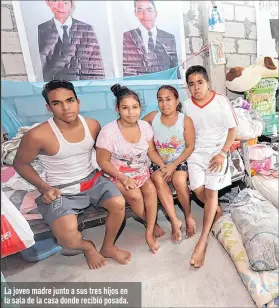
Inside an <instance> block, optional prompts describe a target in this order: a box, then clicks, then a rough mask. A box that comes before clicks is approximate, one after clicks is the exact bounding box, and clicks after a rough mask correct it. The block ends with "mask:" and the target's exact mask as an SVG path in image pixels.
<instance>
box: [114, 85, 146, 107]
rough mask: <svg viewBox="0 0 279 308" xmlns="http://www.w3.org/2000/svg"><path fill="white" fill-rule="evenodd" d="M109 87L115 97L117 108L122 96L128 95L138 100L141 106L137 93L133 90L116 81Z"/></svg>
mask: <svg viewBox="0 0 279 308" xmlns="http://www.w3.org/2000/svg"><path fill="white" fill-rule="evenodd" d="M110 89H111V91H112V92H113V94H114V95H115V97H116V104H117V107H118V108H119V106H120V103H121V101H122V100H123V99H124V98H126V97H129V96H132V97H133V98H134V99H135V100H136V101H138V103H139V104H140V106H141V102H140V99H139V96H138V94H137V93H136V92H135V91H133V90H130V89H129V88H127V87H121V85H120V84H118V83H117V84H115V85H113V86H112V87H111V88H110Z"/></svg>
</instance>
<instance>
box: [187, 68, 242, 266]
mask: <svg viewBox="0 0 279 308" xmlns="http://www.w3.org/2000/svg"><path fill="white" fill-rule="evenodd" d="M186 82H187V84H188V88H189V91H190V93H191V95H192V97H190V98H189V99H187V100H186V101H185V102H184V103H183V104H182V105H183V106H182V111H183V113H184V114H185V115H187V116H188V117H190V118H191V119H192V120H193V123H194V127H195V149H194V152H193V153H192V154H191V156H190V157H189V158H188V160H187V163H188V170H189V179H190V186H191V189H192V190H193V191H194V192H195V194H196V196H197V197H198V198H199V200H200V201H201V202H203V203H204V220H203V229H202V234H201V236H200V239H199V241H198V243H197V245H196V247H195V250H194V253H193V255H192V258H191V261H190V263H191V265H193V266H194V267H200V266H202V265H203V263H204V259H205V252H206V246H207V241H208V235H209V232H210V229H211V226H212V223H213V222H214V219H215V221H216V220H217V219H218V218H219V217H220V216H221V215H222V210H221V208H220V207H218V191H219V190H220V189H222V188H224V187H226V186H229V185H230V184H231V174H230V170H229V168H228V153H229V150H230V147H231V145H232V144H233V141H234V140H235V138H236V134H237V120H236V117H235V114H234V111H233V109H232V108H231V105H230V102H229V100H228V99H227V98H226V97H225V96H224V95H222V94H218V93H216V92H215V91H210V90H209V85H210V83H209V79H208V75H207V72H206V70H205V68H204V67H202V66H200V65H196V66H192V67H190V68H189V69H188V70H187V72H186Z"/></svg>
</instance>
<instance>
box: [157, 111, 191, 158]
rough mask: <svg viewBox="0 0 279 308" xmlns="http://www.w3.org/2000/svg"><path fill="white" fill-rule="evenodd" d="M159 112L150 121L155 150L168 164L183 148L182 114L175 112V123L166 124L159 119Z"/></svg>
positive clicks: (184, 145)
mask: <svg viewBox="0 0 279 308" xmlns="http://www.w3.org/2000/svg"><path fill="white" fill-rule="evenodd" d="M161 115H162V114H161V112H158V113H157V114H156V116H155V118H154V119H153V121H152V128H153V131H154V143H155V147H156V150H157V152H158V153H159V155H160V157H161V158H162V160H163V161H164V163H166V164H169V163H172V162H173V161H175V160H176V159H177V158H178V157H179V156H180V155H181V154H182V153H183V151H184V150H185V147H186V144H185V138H184V118H185V116H184V114H182V113H180V112H177V120H176V123H175V124H174V125H172V126H166V125H164V124H163V123H162V121H161Z"/></svg>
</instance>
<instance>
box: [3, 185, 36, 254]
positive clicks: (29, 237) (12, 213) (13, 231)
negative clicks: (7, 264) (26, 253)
mask: <svg viewBox="0 0 279 308" xmlns="http://www.w3.org/2000/svg"><path fill="white" fill-rule="evenodd" d="M34 244H35V241H34V233H33V231H32V230H31V228H30V226H29V224H28V222H27V221H26V219H25V218H24V217H23V216H22V215H21V213H20V212H19V211H18V210H17V208H16V207H15V206H14V205H13V204H12V202H11V201H10V200H9V199H8V197H7V196H6V195H5V193H4V192H3V191H2V190H1V257H2V258H3V257H6V256H9V255H12V254H15V253H17V252H19V251H22V250H24V249H26V248H29V247H31V246H33V245H34Z"/></svg>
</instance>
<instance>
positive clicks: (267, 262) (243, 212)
mask: <svg viewBox="0 0 279 308" xmlns="http://www.w3.org/2000/svg"><path fill="white" fill-rule="evenodd" d="M230 209H231V210H230V212H231V217H232V220H233V222H234V223H235V225H236V227H237V229H238V231H239V233H240V235H241V238H242V241H243V244H244V247H245V248H246V251H247V255H248V257H249V261H250V265H251V268H252V269H253V270H255V271H264V270H272V269H275V268H278V266H279V243H278V237H279V235H278V229H279V228H278V211H277V210H276V208H275V207H274V206H273V205H272V204H271V203H270V202H269V201H267V200H266V199H265V198H264V197H263V196H262V195H261V194H260V193H259V192H258V191H257V190H252V189H249V188H246V189H244V190H242V191H241V192H240V193H239V194H238V196H237V197H236V198H235V200H234V201H233V203H231V204H230Z"/></svg>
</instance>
